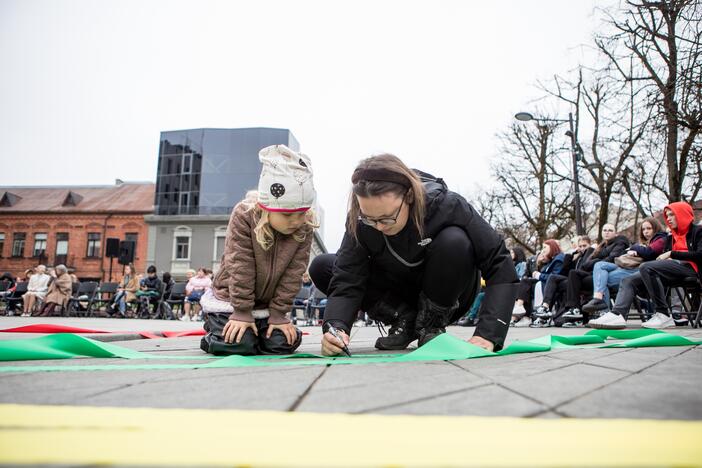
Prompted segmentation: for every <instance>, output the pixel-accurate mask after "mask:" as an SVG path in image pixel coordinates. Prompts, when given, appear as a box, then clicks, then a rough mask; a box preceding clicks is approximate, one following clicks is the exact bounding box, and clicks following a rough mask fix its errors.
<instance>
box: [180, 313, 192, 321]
mask: <svg viewBox="0 0 702 468" xmlns="http://www.w3.org/2000/svg"><path fill="white" fill-rule="evenodd" d="M180 321H181V322H189V321H190V316H189V315H183V316H182V317H181V318H180Z"/></svg>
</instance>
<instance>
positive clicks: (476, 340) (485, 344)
mask: <svg viewBox="0 0 702 468" xmlns="http://www.w3.org/2000/svg"><path fill="white" fill-rule="evenodd" d="M468 343H471V344H474V345H475V346H480V347H481V348H483V349H487V350H488V351H493V350H494V349H495V345H494V344H493V342H492V341H488V340H486V339H485V338H483V337H480V336H478V335H474V336H473V337H472V338H471V339H470V340H468Z"/></svg>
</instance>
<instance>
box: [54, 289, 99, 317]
mask: <svg viewBox="0 0 702 468" xmlns="http://www.w3.org/2000/svg"><path fill="white" fill-rule="evenodd" d="M73 284H74V286H75V285H76V283H73ZM77 284H78V288H77V290H76V292H75V293H74V294H73V296H71V297H70V298H69V299H68V303H67V304H66V307H65V308H64V310H63V311H62V313H61V315H65V314H67V315H69V316H71V315H72V314H75V315H76V316H80V313H81V312H82V310H81V307H82V306H81V302H87V303H88V304H87V305H86V306H85V314H84V317H90V316H92V315H93V302H94V301H95V297H96V296H97V291H98V284H97V282H95V281H86V282H84V283H77Z"/></svg>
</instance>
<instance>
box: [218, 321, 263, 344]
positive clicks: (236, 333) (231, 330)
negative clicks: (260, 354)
mask: <svg viewBox="0 0 702 468" xmlns="http://www.w3.org/2000/svg"><path fill="white" fill-rule="evenodd" d="M247 328H250V329H251V330H253V332H254V335H256V336H258V330H257V329H256V324H255V323H254V322H241V321H239V320H230V321H228V322H227V323H226V324H225V325H224V328H223V329H222V336H223V337H224V342H225V343H230V344H231V343H234V341H235V340H236V342H237V343H241V338H242V337H243V336H244V333H246V329H247Z"/></svg>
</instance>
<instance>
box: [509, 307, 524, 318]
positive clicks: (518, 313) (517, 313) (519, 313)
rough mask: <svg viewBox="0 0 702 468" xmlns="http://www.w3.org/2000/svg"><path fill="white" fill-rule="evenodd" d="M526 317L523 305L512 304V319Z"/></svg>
mask: <svg viewBox="0 0 702 468" xmlns="http://www.w3.org/2000/svg"><path fill="white" fill-rule="evenodd" d="M525 315H526V309H525V308H524V306H523V305H519V304H514V309H512V317H514V318H521V317H524V316H525Z"/></svg>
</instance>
